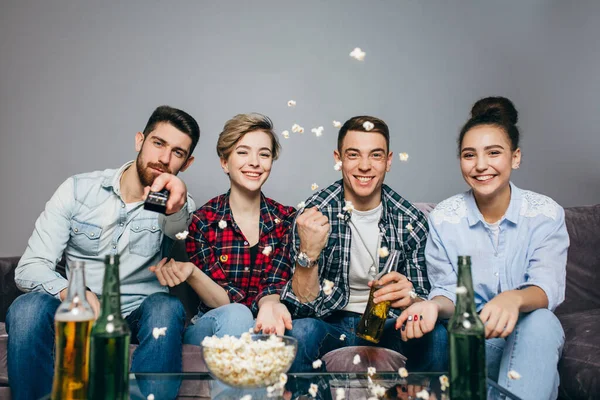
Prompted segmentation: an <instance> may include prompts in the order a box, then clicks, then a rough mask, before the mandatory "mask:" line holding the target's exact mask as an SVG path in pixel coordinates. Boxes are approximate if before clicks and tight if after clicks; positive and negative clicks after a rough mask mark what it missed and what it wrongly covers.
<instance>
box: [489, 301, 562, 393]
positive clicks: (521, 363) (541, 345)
mask: <svg viewBox="0 0 600 400" xmlns="http://www.w3.org/2000/svg"><path fill="white" fill-rule="evenodd" d="M564 341H565V334H564V331H563V328H562V326H561V324H560V321H559V320H558V318H556V316H555V315H554V313H553V312H552V311H550V310H548V309H538V310H535V311H533V312H530V313H528V314H521V316H520V318H519V321H518V322H517V325H516V326H515V329H514V331H513V332H512V333H511V334H510V335H509V336H508V337H507V338H506V339H499V338H498V339H488V340H487V341H486V343H485V344H486V346H485V352H486V363H487V372H488V377H489V378H490V379H493V380H494V381H497V382H498V384H499V385H500V386H502V387H504V388H506V389H508V390H509V391H511V392H512V393H514V394H516V395H517V396H519V397H520V398H522V399H523V400H528V399H544V400H545V399H556V398H557V397H558V385H559V383H560V380H559V376H558V360H559V359H560V355H561V353H562V348H563V344H564ZM511 370H512V371H516V372H518V373H519V374H520V375H521V379H519V380H512V379H509V378H508V372H509V371H511Z"/></svg>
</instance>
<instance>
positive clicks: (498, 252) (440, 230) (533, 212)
mask: <svg viewBox="0 0 600 400" xmlns="http://www.w3.org/2000/svg"><path fill="white" fill-rule="evenodd" d="M510 187H511V196H510V204H509V206H508V209H507V211H506V214H505V215H504V217H502V219H500V221H499V229H500V232H499V236H498V241H497V242H496V239H495V237H494V234H493V231H492V229H491V228H490V225H489V224H488V223H486V222H485V220H484V218H483V216H482V215H481V213H480V212H479V209H478V207H477V204H476V203H475V198H474V197H473V193H472V191H470V190H469V191H467V192H465V193H463V194H459V195H456V196H453V197H451V198H449V199H446V200H444V201H442V202H441V203H440V204H438V206H437V207H436V208H435V209H434V210H433V211H432V212H431V214H430V215H429V228H430V231H429V238H428V240H427V245H426V246H425V259H426V261H427V273H428V276H429V280H430V282H431V286H432V290H431V292H430V293H429V298H430V299H432V298H433V297H435V296H445V297H447V298H449V299H450V300H452V301H453V302H455V300H456V280H457V271H458V266H457V263H458V256H463V255H464V256H471V274H472V277H473V288H474V292H475V305H476V307H477V310H478V311H479V310H481V309H482V308H483V306H484V305H485V304H486V303H487V302H488V301H490V300H491V299H493V298H494V297H495V296H496V295H498V294H499V293H501V292H504V291H506V290H514V289H522V288H525V287H528V286H538V287H539V288H541V289H542V290H543V291H544V292H545V293H546V295H547V296H548V308H549V309H550V310H554V309H555V308H556V307H557V306H558V305H559V304H560V303H562V302H563V300H564V298H565V279H566V265H567V249H568V247H569V236H568V233H567V228H566V225H565V213H564V210H563V208H562V207H561V206H559V205H558V204H557V203H556V202H554V201H553V200H552V199H551V198H549V197H546V196H544V195H541V194H537V193H534V192H531V191H527V190H521V189H519V188H517V187H516V186H515V185H513V184H512V183H511V184H510Z"/></svg>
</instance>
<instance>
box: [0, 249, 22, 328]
mask: <svg viewBox="0 0 600 400" xmlns="http://www.w3.org/2000/svg"><path fill="white" fill-rule="evenodd" d="M19 259H20V257H0V322H5V321H6V312H7V311H8V307H10V305H11V304H12V302H13V301H14V300H15V299H16V298H17V297H18V296H19V295H21V294H22V293H23V292H21V291H20V290H19V289H17V285H16V284H15V268H17V264H18V263H19Z"/></svg>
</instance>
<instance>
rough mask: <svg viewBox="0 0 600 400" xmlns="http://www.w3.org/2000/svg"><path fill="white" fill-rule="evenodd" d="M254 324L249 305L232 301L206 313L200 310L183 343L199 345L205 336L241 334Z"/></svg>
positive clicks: (184, 336) (185, 334)
mask: <svg viewBox="0 0 600 400" xmlns="http://www.w3.org/2000/svg"><path fill="white" fill-rule="evenodd" d="M253 326H254V317H253V315H252V311H250V309H249V308H248V307H246V306H245V305H243V304H239V303H231V304H227V305H224V306H221V307H217V308H214V309H212V310H210V311H208V312H206V313H202V312H199V313H198V315H196V316H195V317H194V318H192V321H191V324H190V325H189V326H188V327H187V329H186V330H185V333H184V335H183V343H186V344H195V345H196V346H199V345H200V343H202V340H204V338H205V337H208V336H213V335H216V336H217V337H223V336H225V335H229V336H238V337H239V336H241V335H242V333H244V332H248V331H249V330H250V328H252V327H253Z"/></svg>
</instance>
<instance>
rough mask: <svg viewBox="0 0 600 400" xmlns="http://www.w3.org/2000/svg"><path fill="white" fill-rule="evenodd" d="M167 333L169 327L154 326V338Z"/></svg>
mask: <svg viewBox="0 0 600 400" xmlns="http://www.w3.org/2000/svg"><path fill="white" fill-rule="evenodd" d="M166 334H167V327H166V326H164V327H162V328H154V329H152V336H154V339H158V338H159V337H160V336H165V335H166Z"/></svg>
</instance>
